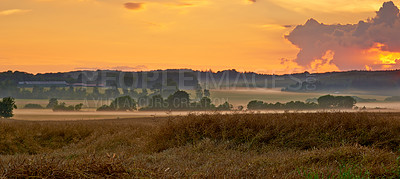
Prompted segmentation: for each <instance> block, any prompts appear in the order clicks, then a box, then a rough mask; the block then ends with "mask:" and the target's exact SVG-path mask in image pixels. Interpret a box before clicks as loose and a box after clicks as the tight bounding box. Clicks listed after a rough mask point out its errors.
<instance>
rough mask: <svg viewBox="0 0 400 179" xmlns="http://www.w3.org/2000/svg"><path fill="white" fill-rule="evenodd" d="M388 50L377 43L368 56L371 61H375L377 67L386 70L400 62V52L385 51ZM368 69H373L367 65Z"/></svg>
mask: <svg viewBox="0 0 400 179" xmlns="http://www.w3.org/2000/svg"><path fill="white" fill-rule="evenodd" d="M386 48H387V47H386V46H385V45H384V44H381V43H376V44H375V45H374V47H373V48H371V49H369V50H367V52H366V55H368V56H369V58H370V59H374V60H375V61H374V64H375V65H381V66H382V68H384V69H388V68H391V67H392V66H393V65H396V64H397V62H398V61H399V60H400V52H390V51H386V50H383V49H386ZM366 69H367V70H371V69H372V68H371V67H369V66H367V65H366Z"/></svg>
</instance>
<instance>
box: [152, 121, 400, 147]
mask: <svg viewBox="0 0 400 179" xmlns="http://www.w3.org/2000/svg"><path fill="white" fill-rule="evenodd" d="M206 138H209V139H212V140H215V141H229V142H231V143H232V144H233V145H240V144H246V145H248V146H249V147H252V148H259V147H263V146H269V147H275V148H293V149H301V150H307V149H312V148H327V147H338V146H341V145H353V144H358V145H361V146H367V147H374V148H380V149H387V150H390V151H397V150H399V146H400V118H398V117H397V116H396V115H390V114H379V113H285V114H233V115H223V114H214V115H189V116H187V117H182V118H178V119H175V120H170V121H168V122H167V123H166V124H165V125H162V126H160V127H159V128H158V130H157V131H156V132H154V133H153V134H152V135H151V139H150V142H149V145H150V148H151V149H153V150H154V151H156V152H160V151H163V150H165V149H168V148H171V147H175V146H182V145H186V144H188V143H189V144H194V143H197V142H199V141H201V140H203V139H206Z"/></svg>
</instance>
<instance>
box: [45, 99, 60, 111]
mask: <svg viewBox="0 0 400 179" xmlns="http://www.w3.org/2000/svg"><path fill="white" fill-rule="evenodd" d="M57 105H58V100H57V99H56V98H51V99H50V100H49V104H47V106H46V108H47V109H53V108H54V106H57Z"/></svg>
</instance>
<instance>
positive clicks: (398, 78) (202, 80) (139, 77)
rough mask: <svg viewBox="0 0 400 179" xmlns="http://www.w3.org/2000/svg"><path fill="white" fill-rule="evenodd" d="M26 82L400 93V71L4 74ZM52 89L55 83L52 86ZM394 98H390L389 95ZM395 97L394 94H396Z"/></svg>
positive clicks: (3, 80)
mask: <svg viewBox="0 0 400 179" xmlns="http://www.w3.org/2000/svg"><path fill="white" fill-rule="evenodd" d="M26 81H28V82H29V81H53V82H57V81H58V82H60V81H65V82H66V83H67V84H69V85H73V84H74V85H81V86H85V85H87V86H96V85H97V86H99V87H117V88H123V89H126V88H129V89H134V88H157V86H160V85H162V84H166V83H167V82H168V83H174V84H175V83H176V85H177V86H178V87H179V88H180V89H197V88H198V84H200V85H201V87H202V88H203V89H215V88H241V87H248V88H281V89H282V90H283V91H293V92H315V91H323V92H336V91H350V90H353V91H354V90H356V91H357V90H359V91H371V92H382V93H385V94H387V95H394V94H395V93H397V91H398V90H399V89H400V88H399V87H400V70H392V71H346V72H328V73H315V74H311V73H308V72H304V73H296V74H286V75H272V74H257V73H254V72H244V73H243V72H238V71H236V70H225V71H218V72H212V71H195V70H191V69H171V70H154V71H141V72H122V71H111V70H97V71H72V72H65V73H44V74H36V75H34V74H30V73H25V72H18V71H15V72H12V71H8V72H2V73H0V93H1V89H2V88H1V86H3V88H4V86H5V85H8V86H9V85H15V86H18V83H19V82H26ZM50 85H51V83H50ZM388 92H389V93H390V94H389V93H388ZM392 93H393V94H392Z"/></svg>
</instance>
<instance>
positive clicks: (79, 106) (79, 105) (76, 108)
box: [75, 103, 83, 111]
mask: <svg viewBox="0 0 400 179" xmlns="http://www.w3.org/2000/svg"><path fill="white" fill-rule="evenodd" d="M82 107H83V104H82V103H80V104H77V105H75V111H80V110H81V109H82Z"/></svg>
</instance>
